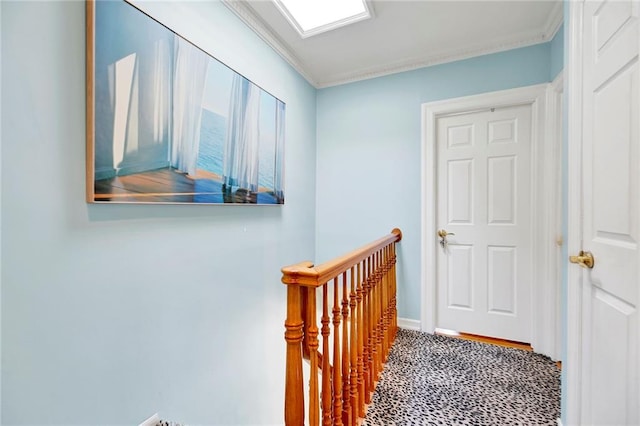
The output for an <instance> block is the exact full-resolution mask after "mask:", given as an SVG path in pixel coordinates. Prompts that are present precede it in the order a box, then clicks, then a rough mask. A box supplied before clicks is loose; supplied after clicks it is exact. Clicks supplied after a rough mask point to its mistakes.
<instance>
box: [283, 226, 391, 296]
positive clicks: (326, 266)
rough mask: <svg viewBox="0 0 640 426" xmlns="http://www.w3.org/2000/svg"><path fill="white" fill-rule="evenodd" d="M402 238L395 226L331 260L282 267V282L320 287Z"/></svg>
mask: <svg viewBox="0 0 640 426" xmlns="http://www.w3.org/2000/svg"><path fill="white" fill-rule="evenodd" d="M400 240H402V231H400V229H398V228H394V229H393V230H392V231H391V234H389V235H385V236H384V237H382V238H380V239H378V240H376V241H374V242H372V243H369V244H367V245H365V246H363V247H360V248H359V249H356V250H354V251H352V252H350V253H347V254H345V255H343V256H341V257H338V258H335V259H333V260H329V261H327V262H325V263H323V264H321V265H318V266H314V265H313V263H312V262H309V261H305V262H300V263H296V264H295V265H291V266H285V267H284V268H282V282H283V283H284V284H299V285H304V286H309V287H319V286H321V285H322V284H324V283H326V282H327V281H329V280H332V279H334V278H335V277H337V276H338V275H340V274H341V273H343V272H345V271H346V270H347V269H349V268H350V267H351V266H352V265H355V264H356V263H358V262H360V261H362V260H363V259H365V258H366V257H367V256H370V255H371V254H372V253H375V252H376V251H378V250H379V249H381V248H382V247H385V246H387V245H389V244H390V243H394V242H398V241H400Z"/></svg>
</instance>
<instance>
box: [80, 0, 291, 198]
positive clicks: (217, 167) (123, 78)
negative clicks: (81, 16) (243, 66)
mask: <svg viewBox="0 0 640 426" xmlns="http://www.w3.org/2000/svg"><path fill="white" fill-rule="evenodd" d="M86 11H87V13H86V16H87V30H86V36H87V52H86V55H87V56H86V58H87V88H86V89H87V117H86V120H87V159H86V160H87V201H88V202H90V203H148V204H175V203H187V204H284V189H283V183H284V170H283V165H284V164H283V163H284V134H285V121H284V120H285V104H284V102H282V101H281V100H279V99H277V98H276V97H274V96H273V95H271V94H270V93H268V92H266V91H265V90H263V89H262V88H260V87H259V86H257V85H256V84H254V83H253V82H251V81H249V80H248V79H246V78H245V77H243V76H242V75H240V74H238V73H237V72H235V71H234V70H233V69H231V68H229V67H228V66H226V65H225V64H223V63H221V62H220V61H218V60H217V59H216V58H215V57H213V56H212V55H210V54H209V53H207V52H205V51H204V50H202V49H201V48H199V47H198V46H196V45H195V44H193V43H191V42H190V41H189V40H187V39H185V38H184V37H182V36H181V35H179V34H177V33H176V32H174V31H172V30H171V29H170V28H168V27H167V26H165V25H163V24H161V23H160V22H158V21H157V20H155V19H154V18H153V17H151V16H149V15H148V14H147V13H145V12H143V11H142V10H140V9H138V8H137V7H136V6H134V5H133V4H131V3H129V2H127V1H124V0H119V1H102V0H87V1H86Z"/></svg>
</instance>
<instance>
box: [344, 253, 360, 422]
mask: <svg viewBox="0 0 640 426" xmlns="http://www.w3.org/2000/svg"><path fill="white" fill-rule="evenodd" d="M350 273H351V281H350V284H351V292H350V293H349V308H350V309H349V310H350V313H351V323H350V325H351V327H350V333H349V340H350V344H349V346H350V348H349V350H350V354H351V360H350V361H351V362H350V364H351V371H350V377H349V382H350V384H351V392H350V399H351V417H350V419H351V420H350V421H349V423H347V425H349V426H356V423H357V419H358V411H359V410H358V334H360V333H359V330H358V329H357V323H358V309H357V303H358V301H357V295H356V285H357V281H356V280H357V277H356V270H355V266H352V267H351V271H350Z"/></svg>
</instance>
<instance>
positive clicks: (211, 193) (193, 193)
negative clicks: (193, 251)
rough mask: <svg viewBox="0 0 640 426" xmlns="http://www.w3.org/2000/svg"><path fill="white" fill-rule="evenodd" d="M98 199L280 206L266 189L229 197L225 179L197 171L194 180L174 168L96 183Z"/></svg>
mask: <svg viewBox="0 0 640 426" xmlns="http://www.w3.org/2000/svg"><path fill="white" fill-rule="evenodd" d="M94 197H95V200H96V201H112V202H142V203H145V202H146V203H214V204H219V203H256V201H257V202H259V203H261V204H276V200H275V198H274V197H273V196H272V195H271V194H270V193H267V192H266V190H264V189H263V188H260V191H259V192H258V193H253V194H248V193H247V192H241V191H235V192H233V193H225V192H224V191H223V188H222V178H221V177H220V176H218V175H216V174H214V173H210V172H206V171H203V170H197V173H196V174H195V175H194V176H191V175H188V174H186V173H182V172H180V171H178V170H176V169H174V168H170V167H165V168H162V169H157V170H150V171H147V172H141V173H135V174H130V175H125V176H115V177H112V178H108V179H100V180H96V181H95V185H94Z"/></svg>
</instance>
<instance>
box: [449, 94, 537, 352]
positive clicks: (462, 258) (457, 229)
mask: <svg viewBox="0 0 640 426" xmlns="http://www.w3.org/2000/svg"><path fill="white" fill-rule="evenodd" d="M436 132H437V133H436V135H437V137H436V145H437V157H438V159H437V176H438V177H437V180H438V184H437V219H436V223H437V226H438V228H439V229H445V230H446V231H447V232H449V233H453V234H455V235H453V234H452V235H449V236H448V237H447V240H448V244H446V245H444V246H442V245H441V246H438V250H437V269H438V271H437V285H436V287H437V289H436V292H437V299H438V308H437V313H436V326H437V327H439V328H445V329H452V330H457V331H462V332H467V333H473V334H481V335H485V336H493V337H499V338H504V339H510V340H517V341H523V342H529V341H530V339H531V282H530V277H531V213H530V211H531V197H532V193H531V187H532V186H531V106H530V105H523V106H515V107H509V108H501V109H494V110H491V111H485V112H476V113H469V114H460V115H455V116H448V117H441V118H438V120H437V123H436Z"/></svg>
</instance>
